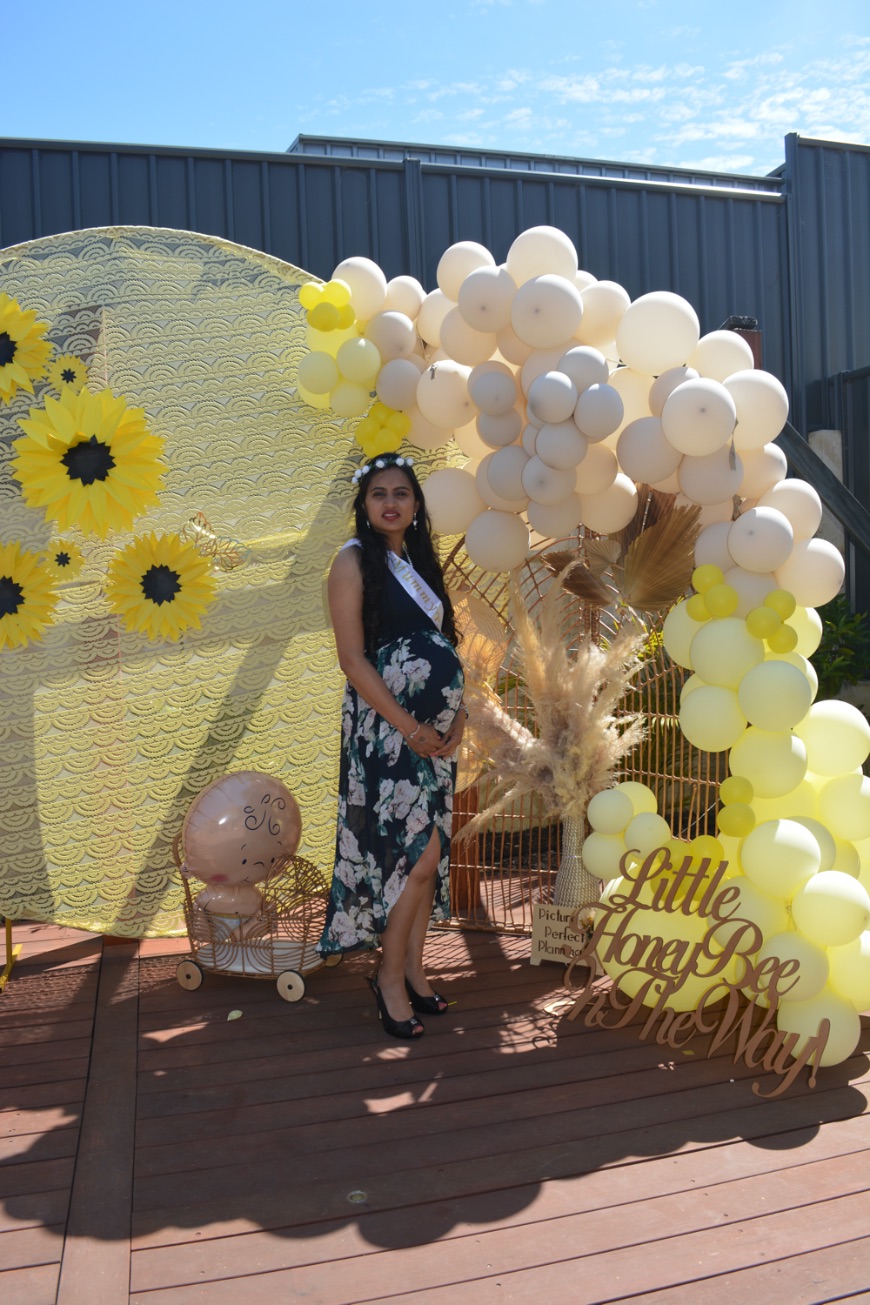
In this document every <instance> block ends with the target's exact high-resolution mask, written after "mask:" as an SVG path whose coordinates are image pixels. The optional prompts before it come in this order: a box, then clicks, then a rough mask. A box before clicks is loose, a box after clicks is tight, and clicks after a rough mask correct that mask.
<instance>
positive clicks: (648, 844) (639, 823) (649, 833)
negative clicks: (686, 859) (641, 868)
mask: <svg viewBox="0 0 870 1305" xmlns="http://www.w3.org/2000/svg"><path fill="white" fill-rule="evenodd" d="M623 796H624V795H623ZM626 801H628V799H627V798H626ZM629 805H631V804H630V803H629ZM623 837H624V838H625V846H626V847H631V848H634V849H635V850H636V851H638V852H640V854H641V856H648V855H649V853H650V852H654V851H655V850H656V848H658V847H664V845H665V843H667V842H668V840H669V839H670V837H671V827H670V825H669V824H668V822H667V821H666V820H665V819H664V817H663V816H659V815H656V814H655V813H654V812H652V811H641V812H638V814H637V815H632V817H631V820H630V821H629V823H628V825H627V826H626V829H625V833H624V835H623Z"/></svg>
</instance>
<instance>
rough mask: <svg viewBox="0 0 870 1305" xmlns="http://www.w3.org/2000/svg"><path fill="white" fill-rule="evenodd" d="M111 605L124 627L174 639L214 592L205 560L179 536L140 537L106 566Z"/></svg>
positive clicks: (196, 618) (195, 621)
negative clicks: (107, 567) (107, 568)
mask: <svg viewBox="0 0 870 1305" xmlns="http://www.w3.org/2000/svg"><path fill="white" fill-rule="evenodd" d="M106 595H107V597H108V599H109V605H110V607H111V608H112V610H113V611H115V612H117V613H118V614H119V616H120V617H121V619H122V620H123V622H124V624H125V626H126V627H127V629H128V630H138V631H140V632H141V633H142V634H147V635H148V638H149V639H177V638H178V637H179V635H180V634H182V633H183V632H184V631H185V630H188V629H190V627H191V626H193V627H194V628H196V629H197V630H198V629H199V628H200V617H201V616H202V614H203V612H204V611H205V610H206V608H207V607H208V605H209V603H210V602H211V601H212V599H213V598H214V595H215V579H214V576H213V575H212V573H211V566H210V563H209V559H208V558H205V557H203V556H202V555H201V554H200V553H199V552H198V550H197V549H196V547H195V546H194V545H193V544H190V543H185V542H184V540H183V539H181V538H179V536H178V535H156V534H154V533H153V532H152V533H151V534H149V535H142V536H140V538H138V539H134V540H133V542H132V544H129V545H128V546H127V547H126V548H125V549H123V550H122V551H121V552H118V553H116V554H115V556H114V558H113V559H112V561H111V563H110V565H109V579H108V582H107V584H106Z"/></svg>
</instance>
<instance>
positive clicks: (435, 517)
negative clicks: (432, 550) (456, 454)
mask: <svg viewBox="0 0 870 1305" xmlns="http://www.w3.org/2000/svg"><path fill="white" fill-rule="evenodd" d="M422 489H423V497H424V499H425V500H426V508H427V511H428V513H429V516H430V517H431V520H432V527H433V529H434V530H436V531H438V533H439V534H442V535H461V534H464V533H465V531H466V530H467V529H468V527H469V526H470V525H471V522H472V521H473V520H474V518H475V517H476V516H479V515H480V513H481V512H483V511H484V510H485V507H486V505H485V503H484V502H483V500H482V499H481V497H480V495H479V494H478V492H477V485H476V483H475V479H474V476H472V475H471V474H470V473H469V472H467V471H463V470H460V469H459V468H457V467H442V468H441V469H440V470H438V471H433V472H431V473H430V474H429V475H428V476H427V477H426V480H425V481H424V482H423V486H422Z"/></svg>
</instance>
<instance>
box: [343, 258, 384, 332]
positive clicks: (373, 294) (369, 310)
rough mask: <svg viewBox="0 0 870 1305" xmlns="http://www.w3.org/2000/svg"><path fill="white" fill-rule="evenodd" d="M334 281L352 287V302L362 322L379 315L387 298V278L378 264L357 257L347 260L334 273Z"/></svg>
mask: <svg viewBox="0 0 870 1305" xmlns="http://www.w3.org/2000/svg"><path fill="white" fill-rule="evenodd" d="M331 279H332V280H333V281H344V283H345V285H347V286H349V287H350V302H351V306H352V308H353V311H354V312H355V313H356V315H357V317H358V318H359V320H360V321H361V322H366V321H368V319H369V318H370V317H373V316H374V315H375V313H379V312H380V311H381V309H382V308H383V306H384V300H385V299H386V297H387V278H386V277H385V276H384V274H383V272H382V271H381V269H380V268H379V267H378V265H377V263H373V262H372V260H371V259H370V258H363V257H362V256H361V255H357V256H356V257H354V258H345V259H344V260H343V262H341V263H339V264H338V266H337V267H336V268H335V270H334V271H333V273H332V278H331Z"/></svg>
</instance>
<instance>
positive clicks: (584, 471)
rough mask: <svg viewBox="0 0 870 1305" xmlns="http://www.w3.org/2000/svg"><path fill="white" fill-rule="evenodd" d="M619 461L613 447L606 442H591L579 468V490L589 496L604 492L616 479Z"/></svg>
mask: <svg viewBox="0 0 870 1305" xmlns="http://www.w3.org/2000/svg"><path fill="white" fill-rule="evenodd" d="M618 474H619V463H618V461H617V459H616V454H615V453H614V452H613V449H609V448H608V447H607V445H606V444H590V445H589V448H588V449H587V450H586V457H585V458H584V459H583V461H582V462H581V463H580V466H579V467H578V468H577V492H578V494H582V495H584V497H586V498H588V497H589V496H590V495H591V494H603V493H604V492H605V490H608V489H610V486H611V485H612V484H613V482H614V481H615V480H616V477H617V476H618Z"/></svg>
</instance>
